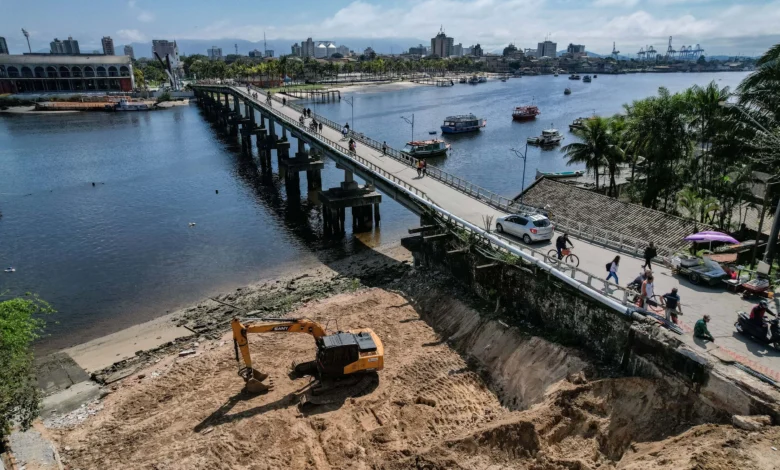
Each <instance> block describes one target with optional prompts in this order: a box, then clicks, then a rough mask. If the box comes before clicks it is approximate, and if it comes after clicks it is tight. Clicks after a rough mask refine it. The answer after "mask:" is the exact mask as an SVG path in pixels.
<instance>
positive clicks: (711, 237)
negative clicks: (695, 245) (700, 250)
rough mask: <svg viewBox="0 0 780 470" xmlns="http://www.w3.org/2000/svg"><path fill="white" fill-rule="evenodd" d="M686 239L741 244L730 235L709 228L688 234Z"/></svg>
mask: <svg viewBox="0 0 780 470" xmlns="http://www.w3.org/2000/svg"><path fill="white" fill-rule="evenodd" d="M685 239H686V240H687V241H689V242H710V243H712V242H724V243H731V244H732V245H737V244H739V241H738V240H737V239H736V238H734V237H732V236H730V235H726V234H725V233H721V232H713V231H709V230H708V231H705V232H699V233H694V234H693V235H688V236H687V237H685Z"/></svg>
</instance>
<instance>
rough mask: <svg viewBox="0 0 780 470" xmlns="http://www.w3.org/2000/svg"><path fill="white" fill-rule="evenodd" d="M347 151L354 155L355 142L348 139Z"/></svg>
mask: <svg viewBox="0 0 780 470" xmlns="http://www.w3.org/2000/svg"><path fill="white" fill-rule="evenodd" d="M349 151H350V152H352V153H355V141H354V140H353V139H349Z"/></svg>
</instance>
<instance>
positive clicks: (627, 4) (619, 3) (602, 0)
mask: <svg viewBox="0 0 780 470" xmlns="http://www.w3.org/2000/svg"><path fill="white" fill-rule="evenodd" d="M638 3H639V0H596V1H595V2H593V6H596V7H618V8H631V7H634V6H636V5H637V4H638Z"/></svg>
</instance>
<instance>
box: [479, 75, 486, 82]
mask: <svg viewBox="0 0 780 470" xmlns="http://www.w3.org/2000/svg"><path fill="white" fill-rule="evenodd" d="M478 81H479V83H485V82H487V77H486V76H484V75H480V76H479V79H478Z"/></svg>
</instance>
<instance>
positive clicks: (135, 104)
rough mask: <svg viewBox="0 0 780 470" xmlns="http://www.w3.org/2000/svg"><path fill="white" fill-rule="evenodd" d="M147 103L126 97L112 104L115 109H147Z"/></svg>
mask: <svg viewBox="0 0 780 470" xmlns="http://www.w3.org/2000/svg"><path fill="white" fill-rule="evenodd" d="M149 109H151V108H149V105H148V104H146V103H143V102H140V101H129V100H126V99H121V100H119V103H117V104H116V106H114V110H116V111H149Z"/></svg>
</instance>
